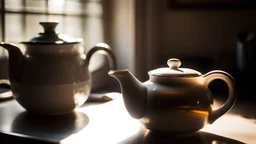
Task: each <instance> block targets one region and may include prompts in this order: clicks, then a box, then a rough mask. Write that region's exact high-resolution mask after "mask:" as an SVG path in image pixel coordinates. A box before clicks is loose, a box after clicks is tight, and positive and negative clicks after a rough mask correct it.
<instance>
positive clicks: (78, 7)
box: [65, 0, 83, 14]
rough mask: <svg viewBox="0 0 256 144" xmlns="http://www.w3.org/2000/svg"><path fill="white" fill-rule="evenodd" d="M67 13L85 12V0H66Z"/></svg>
mask: <svg viewBox="0 0 256 144" xmlns="http://www.w3.org/2000/svg"><path fill="white" fill-rule="evenodd" d="M65 13H68V14H83V2H81V1H75V0H73V1H66V5H65Z"/></svg>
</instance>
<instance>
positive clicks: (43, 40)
mask: <svg viewBox="0 0 256 144" xmlns="http://www.w3.org/2000/svg"><path fill="white" fill-rule="evenodd" d="M39 24H40V25H41V26H42V27H43V29H44V32H41V33H38V34H37V36H35V37H33V38H32V39H31V40H30V41H27V42H21V43H23V44H70V43H80V42H82V39H81V38H79V39H77V38H73V37H71V36H68V35H66V34H61V33H59V32H56V31H55V28H56V26H57V25H58V24H59V22H40V23H39Z"/></svg>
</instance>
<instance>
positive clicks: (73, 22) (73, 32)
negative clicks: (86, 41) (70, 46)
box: [65, 16, 84, 38]
mask: <svg viewBox="0 0 256 144" xmlns="http://www.w3.org/2000/svg"><path fill="white" fill-rule="evenodd" d="M65 33H66V34H68V35H70V36H72V37H76V38H83V33H84V31H83V20H82V19H81V17H74V16H73V17H72V16H67V17H66V18H65Z"/></svg>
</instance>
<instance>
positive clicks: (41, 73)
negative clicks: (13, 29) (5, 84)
mask: <svg viewBox="0 0 256 144" xmlns="http://www.w3.org/2000/svg"><path fill="white" fill-rule="evenodd" d="M40 24H41V25H42V26H43V28H44V32H43V33H39V34H38V35H37V36H36V37H34V38H32V39H31V40H30V41H27V42H21V44H23V45H24V47H25V53H24V54H23V53H22V52H21V51H20V49H19V48H18V47H17V46H16V45H14V44H8V43H4V42H1V43H0V46H2V47H4V48H5V49H7V51H8V53H9V80H10V85H11V91H12V93H13V95H14V98H15V99H16V100H17V101H18V103H19V104H21V105H22V106H23V107H24V108H25V109H26V110H27V111H28V112H31V113H35V114H46V115H52V114H62V113H67V112H71V111H72V110H73V109H74V108H75V107H76V106H81V105H82V104H84V102H85V101H86V100H87V98H88V96H89V94H90V90H91V74H90V72H89V71H88V65H89V61H90V58H91V56H92V55H93V54H94V53H95V52H96V51H105V52H106V53H107V54H108V57H109V60H110V63H111V64H112V68H114V67H115V60H114V59H115V57H114V55H113V53H112V51H111V50H110V47H109V46H108V45H106V44H104V43H99V44H97V45H96V46H95V47H93V48H91V49H90V51H89V52H88V53H87V54H86V55H85V54H84V53H83V52H81V51H80V48H81V45H80V43H81V42H82V39H76V38H73V37H70V36H68V35H65V34H61V33H58V32H56V31H55V27H56V26H57V24H58V22H40Z"/></svg>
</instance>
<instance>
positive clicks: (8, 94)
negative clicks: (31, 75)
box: [0, 79, 13, 101]
mask: <svg viewBox="0 0 256 144" xmlns="http://www.w3.org/2000/svg"><path fill="white" fill-rule="evenodd" d="M0 85H3V86H4V88H8V89H9V88H10V81H9V80H8V79H0ZM12 97H13V94H12V91H11V90H8V91H6V90H4V92H3V91H2V90H1V92H0V101H1V100H5V99H9V98H12Z"/></svg>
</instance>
